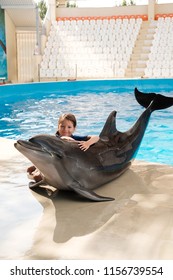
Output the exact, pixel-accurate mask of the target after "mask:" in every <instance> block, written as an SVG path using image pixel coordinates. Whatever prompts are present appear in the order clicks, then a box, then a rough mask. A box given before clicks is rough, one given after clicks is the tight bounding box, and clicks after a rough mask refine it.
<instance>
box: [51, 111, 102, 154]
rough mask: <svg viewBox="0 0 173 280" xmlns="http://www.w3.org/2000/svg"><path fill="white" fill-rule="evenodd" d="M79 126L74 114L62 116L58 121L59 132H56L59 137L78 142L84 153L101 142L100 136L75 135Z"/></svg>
mask: <svg viewBox="0 0 173 280" xmlns="http://www.w3.org/2000/svg"><path fill="white" fill-rule="evenodd" d="M76 126H77V121H76V118H75V116H74V115H73V114H70V113H69V114H63V115H61V116H60V118H59V121H58V131H57V132H56V134H55V135H56V136H57V137H61V138H62V139H66V140H68V141H76V142H78V145H79V148H80V149H81V150H83V151H86V150H88V148H89V147H90V146H91V145H92V144H94V143H96V142H97V141H98V140H99V136H77V135H73V133H74V131H75V129H76Z"/></svg>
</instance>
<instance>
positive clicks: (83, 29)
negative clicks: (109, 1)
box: [40, 15, 173, 79]
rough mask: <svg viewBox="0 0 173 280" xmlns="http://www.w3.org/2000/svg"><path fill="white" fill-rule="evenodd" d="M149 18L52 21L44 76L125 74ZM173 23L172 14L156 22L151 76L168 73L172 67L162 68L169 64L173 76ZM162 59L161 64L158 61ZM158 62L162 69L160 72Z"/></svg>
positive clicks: (43, 63) (42, 67) (147, 72)
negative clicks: (172, 29) (138, 38)
mask: <svg viewBox="0 0 173 280" xmlns="http://www.w3.org/2000/svg"><path fill="white" fill-rule="evenodd" d="M146 19H147V18H146V16H144V15H142V16H136V17H134V16H131V17H127V16H124V17H123V18H122V17H90V18H88V17H85V18H79V17H78V18H58V19H57V20H56V21H55V22H53V23H52V25H51V29H50V32H49V36H48V38H47V42H46V47H45V50H44V54H43V57H42V61H41V65H40V78H60V79H63V78H65V79H70V78H74V77H75V78H116V77H124V76H125V71H126V69H127V65H128V62H129V61H130V58H131V55H132V52H133V48H134V45H135V42H136V39H137V36H138V34H139V31H140V28H141V24H142V21H143V20H146ZM172 24H173V18H171V17H170V18H169V20H168V18H167V17H163V18H158V21H156V25H157V28H156V34H155V35H154V39H153V45H152V47H151V54H150V55H149V59H148V61H147V65H146V69H145V76H147V77H152V76H156V77H157V76H165V75H166V74H167V73H168V70H167V71H164V70H162V69H167V68H168V67H169V73H168V74H169V76H170V75H172V74H171V73H172V72H171V71H172V70H171V69H172V67H171V66H172V63H170V61H171V59H172V44H171V40H172V39H171V38H172V34H171V28H172ZM165 26H166V32H165V31H164V28H165ZM164 34H166V35H164ZM163 35H164V40H162V36H163ZM163 41H164V43H162V42H163ZM168 47H169V59H165V61H169V63H167V64H164V59H163V58H162V59H160V58H161V57H162V53H163V56H164V57H165V56H166V53H167V54H168V51H167V52H166V53H165V48H166V49H168ZM158 50H159V51H158ZM167 57H168V56H167ZM167 57H166V58H167ZM170 58H171V59H170ZM158 59H160V64H159V63H158V64H156V61H157V60H158ZM163 64H164V65H163ZM158 65H160V69H161V70H160V72H159V71H156V69H158ZM163 72H164V73H163Z"/></svg>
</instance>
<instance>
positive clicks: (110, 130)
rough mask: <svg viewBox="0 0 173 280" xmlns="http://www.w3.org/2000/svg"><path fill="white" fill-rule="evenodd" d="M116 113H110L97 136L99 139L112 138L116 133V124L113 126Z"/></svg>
mask: <svg viewBox="0 0 173 280" xmlns="http://www.w3.org/2000/svg"><path fill="white" fill-rule="evenodd" d="M116 114H117V112H116V111H112V112H111V113H110V115H109V116H108V118H107V120H106V122H105V125H104V127H103V129H102V131H101V133H100V135H99V137H100V138H104V137H108V138H109V137H110V136H112V135H113V134H114V133H115V132H116V131H117V129H116V124H115V117H116Z"/></svg>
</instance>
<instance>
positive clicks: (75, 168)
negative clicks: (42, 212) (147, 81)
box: [14, 88, 173, 201]
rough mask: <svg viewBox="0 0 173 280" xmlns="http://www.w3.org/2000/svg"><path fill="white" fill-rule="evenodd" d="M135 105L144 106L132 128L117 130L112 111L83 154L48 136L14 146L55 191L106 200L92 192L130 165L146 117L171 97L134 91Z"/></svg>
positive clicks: (171, 101)
mask: <svg viewBox="0 0 173 280" xmlns="http://www.w3.org/2000/svg"><path fill="white" fill-rule="evenodd" d="M135 97H136V100H137V101H138V103H139V104H140V105H142V106H144V107H146V109H145V111H144V112H143V113H142V114H141V116H140V117H139V119H138V120H137V121H136V123H135V124H134V125H133V127H132V128H131V129H129V130H128V131H126V132H123V133H122V132H120V131H118V130H117V129H116V125H115V117H116V111H113V112H112V113H111V114H110V115H109V117H108V119H107V121H106V123H105V125H104V127H103V130H102V132H101V134H100V140H99V141H98V142H97V143H95V144H94V145H92V146H91V147H90V148H89V149H88V150H87V151H86V152H83V151H82V150H81V149H80V148H79V147H78V144H77V143H75V142H68V141H65V140H62V139H61V138H58V137H56V136H51V135H37V136H35V137H33V138H31V139H29V141H23V140H19V141H17V143H15V144H14V145H15V147H16V149H17V150H19V151H20V152H21V153H22V154H23V155H24V156H26V157H27V158H28V159H29V160H30V161H31V162H32V163H33V164H34V165H35V166H36V167H37V168H38V169H39V170H40V172H41V174H42V177H43V180H42V181H40V182H38V183H35V184H33V185H32V187H35V186H38V185H39V184H41V183H43V182H46V183H47V184H49V185H51V186H53V187H55V188H56V189H58V190H73V191H75V192H76V193H78V194H80V195H82V196H84V197H86V198H88V199H90V200H93V201H108V200H113V199H114V198H110V197H102V196H99V195H97V194H96V193H95V192H93V191H92V190H93V189H95V188H97V187H99V186H101V185H103V184H105V183H107V182H109V181H112V180H114V179H115V178H117V177H118V176H120V175H121V174H122V173H123V172H124V171H125V170H127V169H128V168H129V166H130V164H131V161H132V160H133V159H134V158H135V156H136V153H137V151H138V149H139V146H140V143H141V140H142V138H143V135H144V133H145V130H146V127H147V124H148V121H149V118H150V115H151V113H152V112H153V111H154V110H159V109H164V108H168V107H170V106H172V105H173V98H171V97H165V96H163V95H160V94H155V93H154V94H153V93H151V94H150V93H147V94H145V93H142V92H140V91H138V90H137V89H136V88H135Z"/></svg>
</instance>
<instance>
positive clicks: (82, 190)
mask: <svg viewBox="0 0 173 280" xmlns="http://www.w3.org/2000/svg"><path fill="white" fill-rule="evenodd" d="M68 188H69V189H71V190H73V191H74V192H76V193H78V194H80V195H81V196H84V197H86V198H88V199H90V200H93V201H98V202H100V201H110V200H114V198H113V197H104V196H100V195H98V194H96V193H95V192H93V191H92V190H87V189H86V188H85V187H82V186H80V185H79V184H78V183H77V182H76V183H75V182H74V183H73V185H72V184H71V185H70V186H68Z"/></svg>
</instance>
